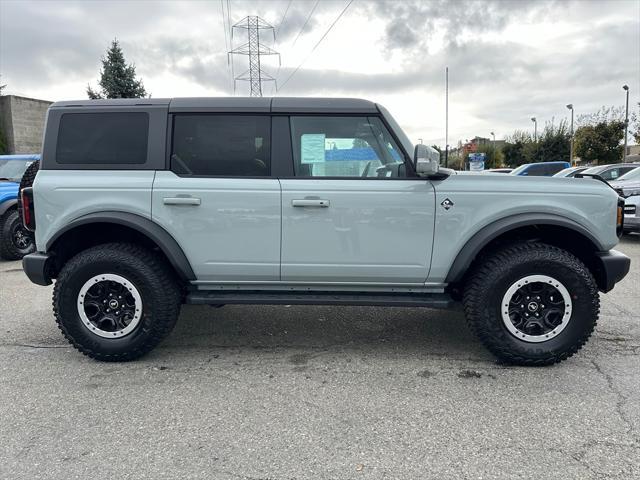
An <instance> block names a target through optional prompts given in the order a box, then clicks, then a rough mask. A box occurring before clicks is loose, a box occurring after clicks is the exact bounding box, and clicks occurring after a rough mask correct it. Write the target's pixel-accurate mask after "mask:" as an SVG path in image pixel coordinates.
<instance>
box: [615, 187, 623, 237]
mask: <svg viewBox="0 0 640 480" xmlns="http://www.w3.org/2000/svg"><path fill="white" fill-rule="evenodd" d="M623 230H624V198H621V197H618V208H617V211H616V233H617V234H618V237H621V236H622V232H623Z"/></svg>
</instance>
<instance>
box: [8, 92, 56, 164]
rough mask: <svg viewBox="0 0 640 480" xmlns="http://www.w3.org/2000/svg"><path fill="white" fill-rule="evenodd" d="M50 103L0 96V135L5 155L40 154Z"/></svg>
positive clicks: (33, 99) (12, 96)
mask: <svg viewBox="0 0 640 480" xmlns="http://www.w3.org/2000/svg"><path fill="white" fill-rule="evenodd" d="M51 103H52V102H49V101H47V100H37V99H35V98H26V97H18V96H16V95H3V96H0V134H1V135H2V136H3V138H2V142H1V143H3V144H4V145H5V150H6V152H5V153H9V154H13V153H40V152H41V151H42V136H43V134H44V121H45V118H46V116H47V109H48V108H49V105H51Z"/></svg>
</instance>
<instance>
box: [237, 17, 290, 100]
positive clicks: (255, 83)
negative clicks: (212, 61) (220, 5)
mask: <svg viewBox="0 0 640 480" xmlns="http://www.w3.org/2000/svg"><path fill="white" fill-rule="evenodd" d="M236 28H242V29H246V30H247V40H248V41H247V43H245V44H243V45H240V46H239V47H237V48H232V49H231V50H230V51H229V52H228V55H227V56H231V55H247V56H248V57H249V69H248V70H247V71H245V72H244V73H242V74H241V75H238V76H237V77H235V78H234V79H233V88H234V90H235V86H236V81H237V80H241V81H245V82H249V85H250V86H251V96H252V97H261V96H262V82H275V80H276V79H275V78H274V77H272V76H271V75H269V74H268V73H266V72H265V71H264V70H262V66H261V61H260V57H262V56H263V55H278V60H280V54H279V53H278V52H276V51H275V50H274V49H272V48H270V47H268V46H267V45H265V44H263V43H260V31H261V30H271V32H272V34H273V39H274V41H275V38H276V34H275V31H274V29H273V27H272V26H271V25H269V24H268V23H267V22H265V21H264V20H262V19H261V18H260V17H257V16H248V17H245V18H243V19H242V20H240V21H239V22H238V23H236V24H235V25H234V26H233V29H232V33H231V38H233V31H234V30H235V29H236ZM276 87H277V85H276Z"/></svg>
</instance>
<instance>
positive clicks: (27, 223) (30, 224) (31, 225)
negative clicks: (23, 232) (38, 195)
mask: <svg viewBox="0 0 640 480" xmlns="http://www.w3.org/2000/svg"><path fill="white" fill-rule="evenodd" d="M20 200H21V201H22V223H23V224H24V228H26V229H27V230H29V231H30V232H34V231H35V230H36V215H35V209H34V208H33V188H32V187H28V188H23V189H22V190H21V191H20Z"/></svg>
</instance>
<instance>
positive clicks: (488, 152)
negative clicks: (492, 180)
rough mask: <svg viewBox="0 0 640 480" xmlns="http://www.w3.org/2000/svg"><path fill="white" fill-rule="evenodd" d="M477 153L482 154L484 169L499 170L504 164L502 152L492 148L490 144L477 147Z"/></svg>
mask: <svg viewBox="0 0 640 480" xmlns="http://www.w3.org/2000/svg"><path fill="white" fill-rule="evenodd" d="M478 153H484V155H485V157H484V168H485V169H489V168H499V167H501V166H502V165H503V164H504V155H503V153H502V150H500V149H499V148H496V147H494V146H493V145H492V144H489V143H487V144H484V145H479V146H478Z"/></svg>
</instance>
